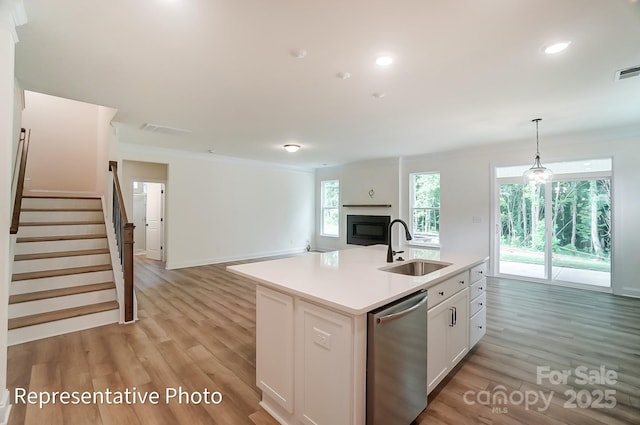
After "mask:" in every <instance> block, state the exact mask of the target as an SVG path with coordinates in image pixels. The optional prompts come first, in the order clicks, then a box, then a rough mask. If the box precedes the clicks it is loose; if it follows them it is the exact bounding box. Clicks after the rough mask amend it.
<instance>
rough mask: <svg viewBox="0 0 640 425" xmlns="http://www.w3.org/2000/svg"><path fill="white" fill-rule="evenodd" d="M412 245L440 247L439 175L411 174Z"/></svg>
mask: <svg viewBox="0 0 640 425" xmlns="http://www.w3.org/2000/svg"><path fill="white" fill-rule="evenodd" d="M410 180H411V196H410V203H411V206H410V208H411V231H412V236H413V241H412V243H418V244H423V245H430V246H439V245H440V173H416V174H411V177H410Z"/></svg>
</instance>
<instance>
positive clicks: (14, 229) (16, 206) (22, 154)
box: [9, 128, 31, 235]
mask: <svg viewBox="0 0 640 425" xmlns="http://www.w3.org/2000/svg"><path fill="white" fill-rule="evenodd" d="M30 136H31V130H27V129H24V128H22V129H20V141H19V142H18V152H17V153H16V163H15V167H14V178H13V180H14V181H13V182H12V187H13V185H14V184H15V187H16V191H15V194H14V198H13V211H12V213H11V227H10V228H9V233H10V234H12V235H15V234H16V233H18V227H19V225H20V210H21V209H22V192H23V191H24V176H25V173H26V170H27V155H28V154H29V138H30ZM18 162H19V163H18ZM15 170H17V171H18V176H17V179H16V175H15Z"/></svg>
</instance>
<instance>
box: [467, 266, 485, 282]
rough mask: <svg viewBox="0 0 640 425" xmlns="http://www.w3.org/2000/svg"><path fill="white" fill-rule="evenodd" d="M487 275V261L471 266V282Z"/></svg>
mask: <svg viewBox="0 0 640 425" xmlns="http://www.w3.org/2000/svg"><path fill="white" fill-rule="evenodd" d="M486 275H487V262H486V261H485V262H484V263H482V264H478V265H477V266H475V267H473V268H471V281H470V283H474V282H477V281H479V280H480V279H482V278H483V277H485V276H486Z"/></svg>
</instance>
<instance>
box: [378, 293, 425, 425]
mask: <svg viewBox="0 0 640 425" xmlns="http://www.w3.org/2000/svg"><path fill="white" fill-rule="evenodd" d="M367 316H368V317H367V338H368V339H367V425H409V424H411V422H413V421H414V420H415V419H416V417H418V415H419V414H420V412H422V411H423V410H424V409H425V408H426V407H427V293H426V291H420V292H417V293H415V294H412V295H409V296H407V297H405V298H402V299H400V300H398V301H395V302H393V303H391V304H387V305H385V306H383V307H380V308H378V309H376V310H373V311H371V312H369V314H368V315H367Z"/></svg>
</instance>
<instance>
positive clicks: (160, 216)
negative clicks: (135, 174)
mask: <svg viewBox="0 0 640 425" xmlns="http://www.w3.org/2000/svg"><path fill="white" fill-rule="evenodd" d="M132 193H133V224H134V225H135V226H136V227H135V230H134V240H135V245H134V246H135V253H136V254H137V255H145V256H146V257H147V258H149V259H152V260H159V261H164V233H165V229H164V205H165V184H164V183H158V182H145V181H136V180H134V181H133V183H132Z"/></svg>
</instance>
